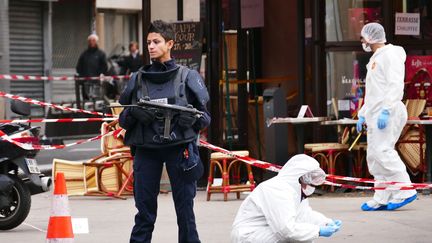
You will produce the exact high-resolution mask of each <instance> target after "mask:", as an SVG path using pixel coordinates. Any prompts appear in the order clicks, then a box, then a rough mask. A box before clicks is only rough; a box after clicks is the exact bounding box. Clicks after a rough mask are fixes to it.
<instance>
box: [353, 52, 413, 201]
mask: <svg viewBox="0 0 432 243" xmlns="http://www.w3.org/2000/svg"><path fill="white" fill-rule="evenodd" d="M405 59H406V54H405V51H404V49H403V48H402V47H400V46H394V45H392V44H388V45H386V46H383V47H381V48H378V49H377V50H376V51H375V53H374V54H373V55H372V57H371V58H370V61H369V63H368V64H367V76H366V93H365V103H364V105H363V107H362V108H361V109H360V111H359V117H364V118H365V120H366V124H367V143H368V147H367V164H368V168H369V172H370V173H371V174H372V175H373V176H374V178H375V180H381V181H396V182H406V183H410V182H411V181H410V178H409V175H408V173H407V171H406V167H405V164H404V163H403V162H402V160H401V159H400V157H399V155H398V153H397V151H396V150H395V144H396V142H397V140H398V139H399V136H400V134H401V132H402V129H403V127H404V126H405V123H406V121H407V110H406V107H405V105H404V104H403V103H402V101H401V100H402V98H403V93H404V72H405ZM383 110H387V111H388V113H389V118H388V123H387V126H385V128H383V129H379V128H378V117H379V116H380V114H381V112H382V111H383ZM376 186H380V185H376ZM415 194H416V191H415V190H405V191H385V190H381V191H375V194H374V198H373V199H374V200H375V201H376V202H377V203H379V204H382V205H387V204H388V203H389V202H390V201H392V200H394V199H396V200H397V199H405V198H409V197H411V196H413V195H415Z"/></svg>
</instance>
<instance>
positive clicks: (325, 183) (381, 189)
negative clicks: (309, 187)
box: [324, 181, 432, 191]
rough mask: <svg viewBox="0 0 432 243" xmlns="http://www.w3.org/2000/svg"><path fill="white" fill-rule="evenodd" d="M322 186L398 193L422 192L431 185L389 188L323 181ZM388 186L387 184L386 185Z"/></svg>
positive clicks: (407, 185)
mask: <svg viewBox="0 0 432 243" xmlns="http://www.w3.org/2000/svg"><path fill="white" fill-rule="evenodd" d="M324 185H329V186H336V187H342V188H347V189H357V190H374V191H384V190H385V191H399V190H402V191H404V190H416V189H417V190H424V189H431V188H432V184H425V186H413V185H411V184H409V183H406V184H405V186H403V184H402V183H399V184H394V185H389V186H382V187H372V186H356V185H348V184H340V183H334V182H330V181H325V182H324ZM387 185H388V183H387Z"/></svg>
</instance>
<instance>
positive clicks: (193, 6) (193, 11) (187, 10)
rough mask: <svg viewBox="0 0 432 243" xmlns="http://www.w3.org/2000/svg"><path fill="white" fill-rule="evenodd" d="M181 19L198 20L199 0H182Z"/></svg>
mask: <svg viewBox="0 0 432 243" xmlns="http://www.w3.org/2000/svg"><path fill="white" fill-rule="evenodd" d="M183 20H184V21H190V20H192V21H200V0H184V1H183Z"/></svg>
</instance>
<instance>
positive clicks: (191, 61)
mask: <svg viewBox="0 0 432 243" xmlns="http://www.w3.org/2000/svg"><path fill="white" fill-rule="evenodd" d="M173 26H174V31H175V43H174V46H173V48H172V50H171V54H172V56H173V57H174V58H175V59H176V62H177V63H178V64H180V65H184V66H187V67H189V68H190V69H193V70H196V71H198V72H199V69H200V65H201V55H202V43H201V41H202V28H201V23H200V22H175V23H173Z"/></svg>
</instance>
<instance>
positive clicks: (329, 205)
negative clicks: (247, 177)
mask: <svg viewBox="0 0 432 243" xmlns="http://www.w3.org/2000/svg"><path fill="white" fill-rule="evenodd" d="M244 197H246V195H242V198H244ZM229 198H230V200H229V201H228V202H224V201H223V200H222V199H223V197H222V195H214V196H212V201H210V202H207V201H205V192H199V193H198V195H197V199H196V201H195V212H196V221H197V225H198V231H199V234H200V238H201V241H202V242H203V243H225V242H230V241H229V235H230V230H231V224H232V222H233V220H234V217H235V214H236V212H237V209H238V207H239V206H240V204H241V202H242V201H241V200H235V199H234V198H235V195H234V194H231V195H230V196H229ZM32 200H33V205H32V209H31V212H30V215H29V217H28V218H27V220H26V221H25V224H22V225H21V226H19V227H18V228H16V229H14V230H11V231H7V232H0V239H1V242H35V243H37V242H45V235H46V233H45V232H44V230H46V229H47V224H48V219H49V211H50V204H51V196H50V193H45V194H39V195H37V196H34V197H33V198H32ZM365 200H367V198H365V197H358V196H356V197H341V196H340V195H338V196H322V197H313V198H311V199H310V203H311V206H312V208H314V209H315V210H317V211H320V212H322V213H324V214H325V215H326V216H328V217H331V218H336V219H341V220H342V221H343V226H342V228H341V230H340V231H339V232H338V233H337V234H336V235H334V237H331V238H319V239H318V240H316V241H315V242H336V243H337V242H362V243H365V242H367V243H375V242H377V243H378V242H379V243H383V242H396V243H405V242H406V243H426V242H432V230H431V226H430V223H431V222H432V207H431V205H432V197H431V196H423V195H421V196H420V197H419V199H418V200H417V201H415V202H413V203H412V204H410V205H408V206H406V207H405V208H403V209H401V210H398V211H393V212H388V211H382V212H362V211H360V209H359V207H360V205H361V203H362V202H364V201H365ZM69 204H70V208H71V213H72V217H75V218H88V220H89V229H90V233H89V234H80V235H76V236H75V242H85V243H87V242H106V243H118V242H128V239H129V234H130V231H131V228H132V226H133V217H134V214H135V212H136V209H135V208H134V200H133V199H132V198H128V199H127V200H117V199H108V198H95V197H73V198H70V199H69ZM152 242H155V243H170V242H177V225H176V216H175V211H174V206H173V203H172V198H171V195H170V194H169V195H160V196H159V209H158V218H157V222H156V228H155V231H154V234H153V241H152Z"/></svg>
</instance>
